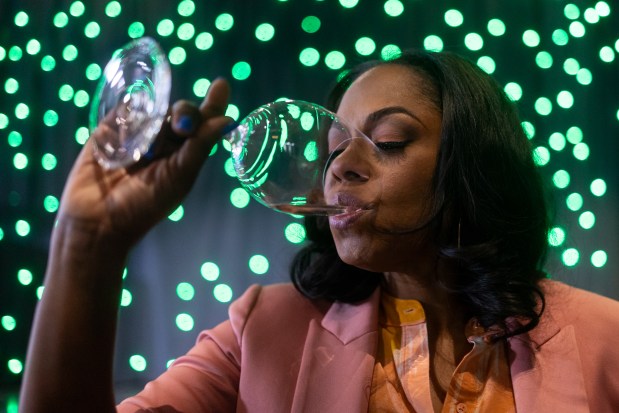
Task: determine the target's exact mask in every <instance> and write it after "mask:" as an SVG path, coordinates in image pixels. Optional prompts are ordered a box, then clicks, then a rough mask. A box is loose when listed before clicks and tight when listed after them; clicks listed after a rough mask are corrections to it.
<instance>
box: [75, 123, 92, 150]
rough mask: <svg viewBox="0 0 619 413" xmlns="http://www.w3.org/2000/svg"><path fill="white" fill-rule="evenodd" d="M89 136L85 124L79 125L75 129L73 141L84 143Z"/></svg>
mask: <svg viewBox="0 0 619 413" xmlns="http://www.w3.org/2000/svg"><path fill="white" fill-rule="evenodd" d="M89 136H90V132H89V131H88V128H87V127H85V126H81V127H79V128H77V130H76V131H75V141H76V142H77V143H79V144H80V145H83V144H85V143H86V141H87V140H88V137H89Z"/></svg>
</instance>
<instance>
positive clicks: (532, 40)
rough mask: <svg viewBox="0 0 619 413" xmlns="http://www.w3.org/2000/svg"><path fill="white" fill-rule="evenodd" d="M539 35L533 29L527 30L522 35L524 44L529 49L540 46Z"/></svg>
mask: <svg viewBox="0 0 619 413" xmlns="http://www.w3.org/2000/svg"><path fill="white" fill-rule="evenodd" d="M539 41H540V38H539V34H538V33H537V32H536V31H535V30H532V29H528V30H525V31H524V33H523V34H522V42H523V43H524V44H525V45H526V46H529V47H536V46H538V45H539Z"/></svg>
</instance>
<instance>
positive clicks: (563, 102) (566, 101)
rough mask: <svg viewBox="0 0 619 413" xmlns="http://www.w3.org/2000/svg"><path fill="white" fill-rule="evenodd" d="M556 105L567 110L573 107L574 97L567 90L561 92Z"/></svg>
mask: <svg viewBox="0 0 619 413" xmlns="http://www.w3.org/2000/svg"><path fill="white" fill-rule="evenodd" d="M557 104H558V105H559V106H561V107H562V108H564V109H569V108H571V107H572V106H573V105H574V95H572V94H571V93H570V92H569V91H567V90H562V91H561V92H559V94H558V95H557Z"/></svg>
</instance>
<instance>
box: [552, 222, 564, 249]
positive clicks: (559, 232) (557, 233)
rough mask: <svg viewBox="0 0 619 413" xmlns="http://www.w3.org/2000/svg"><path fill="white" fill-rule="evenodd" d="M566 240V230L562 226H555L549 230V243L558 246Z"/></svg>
mask: <svg viewBox="0 0 619 413" xmlns="http://www.w3.org/2000/svg"><path fill="white" fill-rule="evenodd" d="M564 242H565V231H564V230H563V228H561V227H554V228H552V229H551V230H550V231H548V244H549V245H551V246H553V247H558V246H559V245H561V244H563V243H564Z"/></svg>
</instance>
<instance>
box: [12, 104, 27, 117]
mask: <svg viewBox="0 0 619 413" xmlns="http://www.w3.org/2000/svg"><path fill="white" fill-rule="evenodd" d="M28 116H30V107H29V106H28V105H26V104H25V103H18V104H17V105H16V106H15V117H16V118H17V119H26V118H27V117H28Z"/></svg>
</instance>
